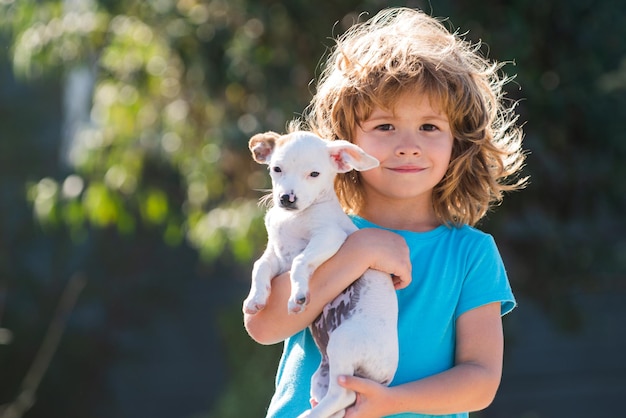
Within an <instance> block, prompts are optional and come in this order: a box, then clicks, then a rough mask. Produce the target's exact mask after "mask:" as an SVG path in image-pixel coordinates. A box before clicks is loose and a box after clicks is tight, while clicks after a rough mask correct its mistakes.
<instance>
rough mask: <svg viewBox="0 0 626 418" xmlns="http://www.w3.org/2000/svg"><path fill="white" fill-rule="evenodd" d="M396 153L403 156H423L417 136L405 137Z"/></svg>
mask: <svg viewBox="0 0 626 418" xmlns="http://www.w3.org/2000/svg"><path fill="white" fill-rule="evenodd" d="M396 153H397V154H398V155H402V156H407V155H412V156H419V155H420V154H421V148H420V146H419V141H418V140H417V138H416V137H415V136H412V135H404V136H403V137H402V138H401V140H400V143H399V144H398V146H397V148H396Z"/></svg>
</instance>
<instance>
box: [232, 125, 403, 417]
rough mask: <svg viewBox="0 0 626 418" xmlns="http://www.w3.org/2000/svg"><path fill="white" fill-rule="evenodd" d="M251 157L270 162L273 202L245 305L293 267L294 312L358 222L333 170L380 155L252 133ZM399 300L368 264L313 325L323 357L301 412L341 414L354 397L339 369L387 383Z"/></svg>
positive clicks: (360, 166)
mask: <svg viewBox="0 0 626 418" xmlns="http://www.w3.org/2000/svg"><path fill="white" fill-rule="evenodd" d="M249 147H250V150H251V151H252V154H253V157H254V160H255V161H257V162H258V163H262V164H268V165H269V170H270V175H271V177H272V197H273V206H272V208H271V209H270V210H269V211H268V212H267V215H266V217H265V225H266V228H267V232H268V244H267V248H266V250H265V252H264V253H263V255H262V256H261V258H260V259H259V260H257V261H256V262H255V264H254V268H253V271H252V287H251V290H250V294H249V295H248V297H247V298H246V300H245V301H244V305H243V309H244V311H245V312H246V313H248V314H255V313H257V312H259V311H260V310H261V309H263V308H264V307H265V304H266V303H267V298H268V296H269V293H270V290H271V280H272V278H273V277H276V276H277V275H279V274H281V273H283V272H286V271H289V270H290V271H291V273H290V274H291V295H290V298H289V302H288V307H287V309H288V310H289V312H290V313H298V312H301V311H302V310H304V309H305V307H306V305H307V303H308V300H309V291H308V281H309V278H310V277H311V275H312V274H313V272H314V271H315V269H316V268H317V267H318V266H319V265H320V264H322V263H323V262H324V261H326V260H327V259H328V258H330V257H331V256H333V255H334V254H335V253H336V252H337V250H338V249H339V247H340V246H341V245H342V244H343V242H344V241H345V239H346V237H347V236H348V235H349V234H351V233H352V232H354V231H355V230H356V229H357V228H356V227H355V226H354V224H353V223H352V221H351V220H350V218H349V217H348V216H347V215H346V214H345V213H344V212H343V210H342V208H341V205H340V204H339V201H338V199H337V196H336V194H335V191H334V187H333V183H334V178H335V175H336V174H337V173H345V172H348V171H350V170H352V169H355V170H360V171H361V170H368V169H371V168H374V167H377V166H378V161H377V160H376V159H375V158H374V157H372V156H370V155H368V154H366V153H365V152H364V151H363V150H362V149H361V148H359V147H358V146H356V145H354V144H352V143H350V142H347V141H343V140H336V141H325V140H323V139H321V138H319V137H317V136H316V135H314V134H312V133H310V132H302V131H299V132H294V133H291V134H288V135H283V136H281V135H278V134H277V133H274V132H267V133H264V134H258V135H255V136H254V137H252V139H251V140H250V143H249ZM397 315H398V302H397V299H396V294H395V291H394V287H393V283H392V280H391V279H390V277H389V275H387V274H384V273H381V272H378V271H374V270H368V271H367V272H366V273H365V274H364V275H363V276H362V277H361V278H360V279H358V280H357V281H355V282H354V284H352V285H351V286H350V287H348V288H347V289H346V290H345V291H344V292H343V293H342V294H340V295H339V296H338V297H337V298H336V299H335V300H334V301H333V302H331V303H329V304H328V305H326V307H325V308H324V310H323V312H322V313H321V314H320V316H319V317H318V318H317V319H316V320H315V321H314V322H313V324H311V326H310V328H311V333H312V335H313V337H314V339H315V342H316V343H317V345H318V347H319V349H320V352H321V354H322V362H321V364H320V367H319V369H318V370H317V371H316V372H315V374H314V375H313V378H312V380H311V398H312V399H313V400H315V402H317V406H315V407H314V408H313V409H311V410H309V411H306V412H305V413H304V414H302V415H301V417H319V418H326V417H333V418H335V417H343V416H344V410H345V408H347V407H348V406H350V405H351V404H353V403H354V401H355V399H356V395H355V393H354V392H352V391H348V390H346V389H344V388H342V387H341V386H339V385H338V384H337V378H338V376H340V375H355V376H361V377H365V378H368V379H371V380H375V381H377V382H380V383H383V384H389V382H391V380H392V378H393V376H394V374H395V371H396V368H397V364H398V338H397Z"/></svg>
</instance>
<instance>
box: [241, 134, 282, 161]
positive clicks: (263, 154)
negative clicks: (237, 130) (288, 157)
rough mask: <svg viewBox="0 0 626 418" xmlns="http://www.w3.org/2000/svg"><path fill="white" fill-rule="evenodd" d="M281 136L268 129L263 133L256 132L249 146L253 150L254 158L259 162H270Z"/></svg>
mask: <svg viewBox="0 0 626 418" xmlns="http://www.w3.org/2000/svg"><path fill="white" fill-rule="evenodd" d="M279 137H280V135H279V134H277V133H276V132H272V131H268V132H265V133H262V134H256V135H254V136H253V137H252V138H250V142H248V148H250V151H252V158H254V161H256V162H257V163H259V164H268V163H269V161H270V157H271V155H272V152H273V151H274V147H275V146H276V140H277V139H278V138H279Z"/></svg>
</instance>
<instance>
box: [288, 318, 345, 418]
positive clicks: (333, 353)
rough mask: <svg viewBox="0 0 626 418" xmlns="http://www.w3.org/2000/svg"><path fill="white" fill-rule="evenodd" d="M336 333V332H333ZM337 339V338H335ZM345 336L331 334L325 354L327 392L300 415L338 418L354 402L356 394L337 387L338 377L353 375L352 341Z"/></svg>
mask: <svg viewBox="0 0 626 418" xmlns="http://www.w3.org/2000/svg"><path fill="white" fill-rule="evenodd" d="M335 331H337V330H335ZM336 337H339V338H336ZM347 337H348V336H347V335H341V333H339V335H338V334H337V333H333V334H331V337H330V341H329V342H328V347H327V353H328V359H329V363H328V366H329V374H328V392H327V393H326V396H324V397H323V398H322V399H321V401H320V402H319V403H318V404H317V406H315V407H314V408H313V409H311V410H309V411H307V412H305V413H304V414H302V415H300V417H307V418H326V417H332V418H340V417H343V416H344V414H345V409H346V408H348V407H349V406H350V405H352V404H353V403H354V402H355V401H356V393H354V391H351V390H348V389H345V388H343V387H341V386H340V385H339V383H338V382H337V379H338V378H339V376H342V375H347V376H353V375H354V371H355V368H354V364H353V360H354V358H353V357H354V351H353V350H350V349H349V347H351V344H352V345H353V344H354V340H353V339H351V338H347Z"/></svg>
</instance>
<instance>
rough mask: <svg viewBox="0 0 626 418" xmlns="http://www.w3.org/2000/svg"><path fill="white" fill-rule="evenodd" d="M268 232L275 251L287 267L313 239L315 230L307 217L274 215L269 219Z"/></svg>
mask: <svg viewBox="0 0 626 418" xmlns="http://www.w3.org/2000/svg"><path fill="white" fill-rule="evenodd" d="M268 233H269V240H270V242H271V244H272V245H273V247H274V252H275V253H276V254H277V255H278V257H279V259H280V260H281V261H282V262H283V263H284V264H285V267H289V266H291V262H292V261H293V259H294V258H295V257H296V256H297V255H298V254H300V253H301V252H302V251H304V249H305V248H306V246H307V244H308V243H309V241H311V236H312V233H313V232H312V226H311V222H310V221H307V220H306V219H300V217H297V216H293V217H285V216H273V217H270V218H269V219H268Z"/></svg>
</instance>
